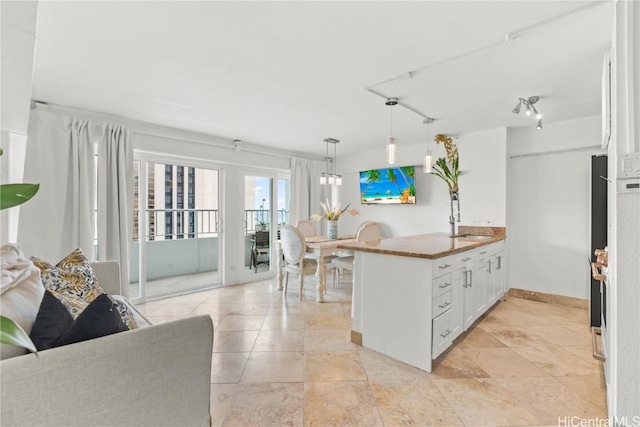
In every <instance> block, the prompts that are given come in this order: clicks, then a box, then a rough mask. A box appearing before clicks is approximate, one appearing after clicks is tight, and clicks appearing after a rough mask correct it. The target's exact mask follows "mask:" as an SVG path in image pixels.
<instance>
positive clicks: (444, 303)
mask: <svg viewBox="0 0 640 427" xmlns="http://www.w3.org/2000/svg"><path fill="white" fill-rule="evenodd" d="M450 308H451V291H450V290H449V291H447V292H445V293H444V294H442V295H440V296H439V297H437V298H434V299H433V305H432V313H433V316H432V317H433V318H436V317H438V316H439V315H441V314H442V313H444V312H445V311H447V310H449V309H450Z"/></svg>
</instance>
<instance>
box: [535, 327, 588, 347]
mask: <svg viewBox="0 0 640 427" xmlns="http://www.w3.org/2000/svg"><path fill="white" fill-rule="evenodd" d="M528 329H529V330H530V331H531V332H532V333H533V334H536V335H538V336H539V337H542V338H544V339H545V340H547V341H549V342H550V343H552V344H555V345H559V346H564V345H591V337H590V336H586V335H582V334H578V333H576V331H574V330H573V329H570V328H567V327H565V326H559V325H556V326H529V328H528Z"/></svg>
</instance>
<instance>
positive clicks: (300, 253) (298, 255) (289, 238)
mask: <svg viewBox="0 0 640 427" xmlns="http://www.w3.org/2000/svg"><path fill="white" fill-rule="evenodd" d="M280 240H281V241H282V254H283V255H284V260H285V261H286V262H287V263H288V264H298V263H299V262H301V261H302V259H303V258H304V254H305V252H306V250H307V245H306V243H305V241H304V236H303V235H302V233H301V232H300V230H298V229H297V228H296V227H292V226H290V225H283V226H282V228H280Z"/></svg>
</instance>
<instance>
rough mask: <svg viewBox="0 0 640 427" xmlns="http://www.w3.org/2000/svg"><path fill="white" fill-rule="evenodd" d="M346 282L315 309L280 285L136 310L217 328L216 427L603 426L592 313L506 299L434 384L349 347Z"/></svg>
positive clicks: (443, 364) (439, 368) (441, 362)
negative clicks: (575, 420)
mask: <svg viewBox="0 0 640 427" xmlns="http://www.w3.org/2000/svg"><path fill="white" fill-rule="evenodd" d="M349 280H350V278H349V276H346V277H344V278H343V280H342V282H341V283H340V284H339V285H338V287H337V288H336V289H331V288H329V290H328V292H327V297H326V302H325V303H324V304H318V303H316V302H315V301H314V295H315V289H313V288H312V283H313V277H312V276H309V277H308V279H307V280H306V283H308V285H307V286H306V290H305V294H304V300H303V301H299V299H298V293H297V286H290V287H289V289H290V290H289V293H288V294H287V296H286V297H285V298H283V295H282V291H278V290H277V285H276V281H275V279H274V280H268V281H262V282H255V283H249V284H244V285H238V286H232V287H225V288H218V289H213V290H207V291H203V292H197V293H192V294H188V295H183V296H178V297H173V298H168V299H164V300H160V301H155V302H151V303H146V304H141V305H139V306H138V307H139V309H140V310H141V312H142V313H143V314H145V315H146V316H147V317H148V318H149V320H150V321H151V322H153V323H158V322H164V321H169V320H173V319H178V318H181V317H185V316H193V315H197V314H209V315H210V316H211V318H212V319H213V322H214V327H215V336H214V345H213V354H212V361H213V363H212V373H211V414H212V419H213V425H215V426H259V425H291V426H302V425H305V426H325V425H327V426H328V425H379V426H405V425H406V426H427V425H428V426H440V425H442V426H525V425H537V426H540V425H554V426H555V425H558V423H559V421H561V420H565V419H568V418H565V417H573V416H576V417H579V418H580V419H584V420H594V419H596V418H599V419H603V418H606V415H607V410H606V404H605V389H604V382H603V376H602V366H601V364H600V362H597V361H595V360H594V359H593V358H592V357H591V341H590V333H589V328H588V326H587V325H588V318H587V312H586V311H585V310H581V309H576V308H569V307H562V306H558V305H552V304H546V303H541V302H534V301H528V300H523V299H518V298H509V299H508V300H506V301H504V302H500V303H498V304H497V305H496V307H495V308H494V309H493V310H491V311H490V312H489V313H488V314H487V315H486V317H485V318H484V319H482V320H481V321H480V322H479V323H478V324H477V325H476V326H475V327H474V328H472V329H471V330H470V332H469V333H467V334H466V336H464V338H463V339H461V340H460V341H459V342H458V343H457V344H456V345H455V346H453V347H452V348H451V349H450V351H448V352H447V353H446V354H444V355H443V356H441V357H440V358H439V359H438V360H437V361H436V364H435V366H434V369H433V372H432V373H431V374H428V373H426V372H424V371H420V370H418V369H416V368H413V367H410V366H408V365H405V364H403V363H400V362H397V361H395V360H393V359H390V358H388V357H386V356H383V355H381V354H379V353H376V352H374V351H371V350H367V349H366V348H363V347H360V346H357V345H354V344H352V343H351V342H350V325H351V318H350V312H351V286H350V283H348V282H349ZM559 418H560V419H559ZM564 425H567V424H566V423H565V424H564ZM585 425H586V424H585ZM590 425H591V424H590Z"/></svg>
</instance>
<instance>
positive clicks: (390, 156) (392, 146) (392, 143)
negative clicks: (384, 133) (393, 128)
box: [387, 136, 397, 165]
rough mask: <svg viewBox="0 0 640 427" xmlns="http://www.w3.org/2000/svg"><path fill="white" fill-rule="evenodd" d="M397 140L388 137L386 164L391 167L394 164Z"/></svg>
mask: <svg viewBox="0 0 640 427" xmlns="http://www.w3.org/2000/svg"><path fill="white" fill-rule="evenodd" d="M396 141H397V139H396V138H394V137H392V136H390V137H389V140H388V142H387V162H388V163H389V164H390V165H392V164H394V163H395V162H396V148H397V144H396Z"/></svg>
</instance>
